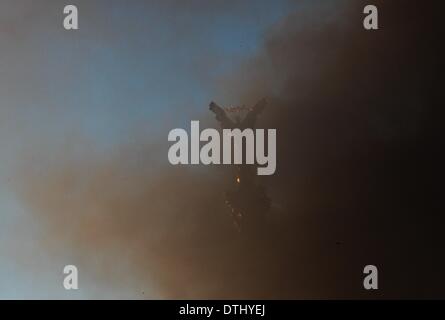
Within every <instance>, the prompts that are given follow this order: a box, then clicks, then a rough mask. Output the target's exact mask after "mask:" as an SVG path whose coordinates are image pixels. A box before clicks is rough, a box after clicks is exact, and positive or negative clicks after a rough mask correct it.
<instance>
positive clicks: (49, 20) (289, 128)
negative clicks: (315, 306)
mask: <svg viewBox="0 0 445 320" xmlns="http://www.w3.org/2000/svg"><path fill="white" fill-rule="evenodd" d="M374 2H375V4H376V5H377V6H378V8H379V12H380V15H379V21H380V24H381V28H380V29H379V30H378V31H367V30H365V29H364V28H363V7H364V6H365V5H366V4H368V2H367V1H365V0H360V1H359V0H344V1H340V0H338V1H337V0H333V1H328V0H318V1H316V0H301V1H284V0H283V1H227V0H226V1H187V2H186V1H179V0H178V1H137V0H132V1H127V2H124V1H121V0H119V1H117V0H116V1H111V0H103V1H100V0H94V1H92V0H88V1H87V0H85V1H75V2H74V4H76V5H77V6H78V8H79V27H80V29H79V30H77V31H66V30H64V29H63V27H62V21H63V14H62V12H63V7H64V3H63V2H62V1H43V0H42V1H33V0H28V1H25V0H10V1H6V0H0V46H1V50H0V220H1V223H0V298H63V299H65V298H68V299H69V298H232V299H233V298H314V297H315V298H332V297H334V298H380V297H384V298H394V297H395V298H400V297H409V298H413V297H414V298H423V297H440V296H442V297H443V292H444V291H443V287H444V286H443V284H442V283H443V281H442V283H441V279H442V278H443V277H442V273H443V268H444V265H445V260H444V258H443V255H441V254H440V252H443V244H444V243H445V239H444V235H443V230H442V226H443V223H444V221H443V219H444V218H443V215H442V212H443V210H441V209H440V208H439V206H440V205H442V206H443V204H441V203H439V202H441V198H442V197H441V196H440V192H438V190H439V189H438V188H435V183H437V172H439V168H441V167H442V164H438V160H437V159H439V157H438V156H436V153H438V151H439V150H441V149H440V148H439V146H440V143H439V142H438V141H440V139H439V132H441V128H442V124H441V123H439V121H440V119H441V118H440V117H439V116H438V113H436V112H437V110H439V109H440V108H441V104H442V100H443V99H442V97H441V96H442V91H443V90H442V88H441V83H442V81H439V80H438V79H442V75H441V74H440V73H439V72H438V65H439V63H440V62H441V59H442V57H443V54H441V52H440V51H439V49H438V48H439V46H440V43H441V42H440V41H441V36H440V33H439V32H438V30H439V29H438V26H440V25H441V24H442V19H441V17H439V18H438V17H436V15H438V14H440V13H441V12H442V11H440V10H438V9H437V7H436V3H439V2H434V1H425V2H422V5H420V4H419V2H418V1H415V0H392V1H386V0H375V1H374ZM71 3H72V2H71ZM186 3H187V4H186ZM401 8H403V10H402V9H401ZM413 21H415V23H411V22H413ZM263 96H267V97H268V98H270V101H269V105H268V107H267V108H266V110H265V111H264V113H263V114H262V115H261V117H260V119H259V122H258V125H259V126H264V127H268V128H269V127H270V128H276V129H277V132H278V135H277V171H276V174H274V175H273V176H271V177H267V178H265V179H264V180H261V183H262V184H263V185H264V186H265V188H266V190H267V193H268V195H269V196H270V198H271V201H272V209H271V210H270V212H269V213H268V214H269V216H268V217H267V225H268V229H267V232H265V233H261V232H258V233H254V234H253V235H250V236H251V237H246V238H243V235H241V236H237V234H236V231H234V230H233V228H232V221H231V220H230V218H229V217H230V216H229V214H227V212H226V211H227V207H226V206H225V205H224V197H223V196H222V195H223V194H224V191H226V190H227V189H226V187H227V186H230V183H233V181H232V173H231V172H230V171H229V169H230V168H227V167H223V166H219V167H218V166H209V167H204V166H197V167H189V166H184V167H172V166H171V165H170V164H169V163H168V161H167V150H168V147H169V144H168V141H167V135H168V132H169V131H170V130H171V129H173V128H185V129H187V128H188V126H189V124H190V121H191V120H201V123H202V124H203V126H213V127H215V126H217V124H216V120H215V119H214V117H213V115H212V114H211V113H210V112H209V111H208V104H209V102H210V101H211V100H214V101H216V102H217V103H219V104H220V105H237V104H252V103H255V102H257V100H259V99H260V98H262V97H263ZM439 106H440V108H438V107H439ZM253 205H255V204H254V203H253ZM269 227H270V228H269ZM67 264H75V265H76V266H78V268H79V273H80V279H79V286H80V290H78V291H76V292H72V291H70V292H68V291H65V290H64V289H63V287H62V280H63V274H62V270H63V266H64V265H67ZM366 264H376V265H378V266H379V268H380V269H379V272H381V274H382V281H383V282H382V284H383V285H382V286H381V290H379V291H377V292H372V293H370V292H367V291H365V290H363V288H362V281H363V273H362V270H363V266H364V265H366ZM413 275H415V276H413ZM407 279H409V281H407Z"/></svg>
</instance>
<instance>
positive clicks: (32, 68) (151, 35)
mask: <svg viewBox="0 0 445 320" xmlns="http://www.w3.org/2000/svg"><path fill="white" fill-rule="evenodd" d="M70 4H76V5H78V9H79V18H80V19H79V25H80V29H79V30H78V31H71V32H70V31H65V30H64V29H63V28H62V20H63V14H62V11H63V7H64V2H63V1H38V2H36V1H29V0H10V1H8V0H2V1H0V43H1V53H0V148H1V153H0V181H1V183H0V216H1V221H2V223H1V224H0V297H1V298H27V297H33V298H46V297H61V298H72V297H115V296H119V297H126V296H128V297H134V296H135V294H134V290H133V289H131V290H130V289H129V290H128V291H126V290H125V288H121V290H120V292H119V293H116V294H115V293H113V291H110V290H108V291H107V288H106V286H104V284H103V283H101V284H100V285H99V284H96V283H95V281H94V279H88V281H87V277H88V275H87V273H82V280H83V281H82V289H83V290H81V291H79V292H78V293H70V294H69V295H67V294H66V293H65V291H64V290H63V289H62V287H61V281H62V280H61V279H62V267H63V265H65V264H68V263H72V261H71V260H70V259H69V258H72V255H71V254H70V252H69V248H67V252H66V256H56V257H54V255H53V254H52V253H49V252H48V250H46V249H45V248H44V247H42V246H41V245H40V244H39V242H38V241H37V240H36V238H39V239H40V238H41V237H42V235H43V233H44V232H45V230H44V229H42V228H41V226H40V225H39V221H38V218H36V217H35V216H33V214H32V212H29V211H30V209H29V208H26V207H24V206H23V205H22V203H21V202H20V199H18V198H17V196H16V194H15V192H14V187H13V184H14V174H15V173H16V170H17V167H16V166H15V165H16V164H17V162H18V161H20V160H23V157H35V159H31V161H30V163H33V161H34V162H39V161H47V160H42V159H51V156H48V154H49V153H51V152H55V150H60V149H61V148H63V146H64V145H67V144H69V145H70V147H68V148H69V149H70V150H66V152H69V153H70V154H71V155H72V157H74V158H76V157H82V156H83V152H85V151H84V150H83V147H80V149H82V150H80V149H79V150H78V151H76V150H73V146H72V144H71V143H70V142H71V141H82V142H79V145H84V144H86V145H88V146H89V148H91V150H94V152H95V153H100V152H102V151H103V152H108V151H109V150H110V149H113V148H115V147H116V146H118V145H120V144H123V143H128V141H131V139H133V138H135V136H137V137H138V138H139V137H140V136H141V135H144V136H145V137H146V139H147V143H149V141H152V140H156V139H157V137H158V136H162V135H165V132H166V130H168V129H169V126H170V127H171V128H173V126H183V125H185V124H186V123H187V122H185V120H187V121H189V119H191V118H192V117H197V116H199V115H200V114H201V113H203V112H206V109H207V105H208V103H209V101H210V100H212V99H218V98H220V99H222V95H221V90H218V88H217V85H218V84H217V81H216V79H218V77H220V76H221V75H223V74H225V73H227V72H230V71H231V70H236V68H237V66H238V64H239V63H240V62H241V61H245V60H246V59H249V58H250V57H251V56H254V55H255V52H256V50H257V49H258V47H259V46H261V45H262V41H263V39H264V36H265V33H266V32H267V30H268V29H269V28H271V27H272V26H273V25H274V24H275V23H277V22H278V21H279V20H281V19H282V18H283V17H284V16H286V15H287V14H288V12H289V10H290V9H291V8H294V7H295V5H291V4H289V1H254V2H253V1H212V4H209V3H208V2H207V1H191V2H187V4H185V3H184V4H183V2H182V1H130V2H124V1H98V0H95V1H74V2H70ZM216 94H219V95H220V96H219V97H215V95H216ZM221 103H238V101H222V102H221ZM175 119H177V120H175ZM74 145H76V144H74ZM101 150H102V151H101ZM63 152H64V151H63ZM164 157H165V154H163V153H162V154H159V155H155V156H154V158H156V159H158V160H159V161H161V160H163V159H164ZM28 160H29V159H28ZM150 294H153V296H156V294H155V293H150V292H147V295H150Z"/></svg>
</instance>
